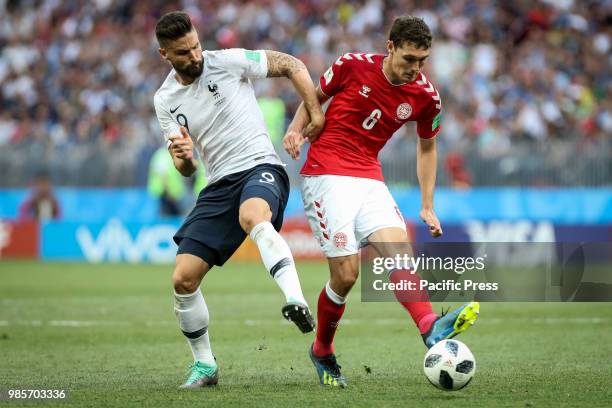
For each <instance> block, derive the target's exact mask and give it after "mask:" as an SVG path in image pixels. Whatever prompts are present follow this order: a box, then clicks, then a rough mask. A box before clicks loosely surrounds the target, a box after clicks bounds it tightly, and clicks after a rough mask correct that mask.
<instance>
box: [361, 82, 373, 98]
mask: <svg viewBox="0 0 612 408" xmlns="http://www.w3.org/2000/svg"><path fill="white" fill-rule="evenodd" d="M370 91H371V89H370V87H369V86H367V85H362V86H361V91H359V95H361V96H365V97H366V98H369V95H368V93H369V92H370Z"/></svg>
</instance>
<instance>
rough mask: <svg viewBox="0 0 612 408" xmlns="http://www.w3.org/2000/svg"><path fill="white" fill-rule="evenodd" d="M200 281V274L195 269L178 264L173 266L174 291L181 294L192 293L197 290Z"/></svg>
mask: <svg viewBox="0 0 612 408" xmlns="http://www.w3.org/2000/svg"><path fill="white" fill-rule="evenodd" d="M191 269H193V268H191ZM200 282H201V278H200V274H199V273H198V272H197V271H194V270H190V268H189V267H188V266H185V265H182V264H178V265H176V267H175V268H174V273H173V274H172V285H173V286H174V290H175V292H176V293H178V294H181V295H185V294H189V293H193V292H195V291H196V290H198V287H199V286H200Z"/></svg>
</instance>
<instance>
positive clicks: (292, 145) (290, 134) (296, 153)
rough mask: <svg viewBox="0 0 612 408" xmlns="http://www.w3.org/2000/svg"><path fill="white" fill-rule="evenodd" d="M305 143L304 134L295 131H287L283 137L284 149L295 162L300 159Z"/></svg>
mask: <svg viewBox="0 0 612 408" xmlns="http://www.w3.org/2000/svg"><path fill="white" fill-rule="evenodd" d="M304 142H306V139H305V138H304V135H303V134H302V132H298V131H297V130H293V129H287V133H285V137H283V147H284V148H285V151H286V152H287V153H289V156H291V158H292V159H293V160H299V159H300V149H301V148H302V145H303V144H304Z"/></svg>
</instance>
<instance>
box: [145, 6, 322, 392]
mask: <svg viewBox="0 0 612 408" xmlns="http://www.w3.org/2000/svg"><path fill="white" fill-rule="evenodd" d="M155 35H156V37H157V40H158V42H159V54H160V55H161V57H162V58H163V59H164V60H166V61H167V62H169V63H170V65H171V66H172V68H173V69H172V71H171V72H170V73H169V74H168V77H167V78H166V80H165V81H164V83H163V85H162V86H161V87H160V88H159V90H158V91H157V92H156V93H155V98H154V102H155V111H156V113H157V118H158V120H159V123H160V126H161V128H162V131H163V134H164V137H165V140H166V142H167V145H168V149H169V152H170V154H171V155H172V159H173V161H174V165H175V167H176V168H177V169H178V171H179V172H180V173H181V174H182V175H183V176H186V177H189V176H191V175H192V174H193V173H194V171H195V170H196V167H197V164H198V162H197V160H196V159H195V158H194V154H193V149H194V148H197V149H198V152H199V154H200V157H201V158H202V160H203V161H204V166H205V168H206V174H208V176H209V184H208V186H207V187H206V188H205V189H203V190H202V192H201V193H200V195H199V197H198V200H197V202H196V205H195V207H194V208H193V210H192V211H191V213H190V214H189V215H188V217H187V219H186V220H185V222H184V223H183V225H182V226H181V228H180V229H179V230H178V232H177V233H176V235H175V236H174V240H175V242H176V243H177V244H178V251H177V256H176V266H175V268H174V273H173V275H172V280H173V284H174V291H175V311H176V314H177V316H178V320H179V325H180V328H181V331H182V332H183V333H184V335H185V336H186V337H187V341H188V343H189V346H190V347H191V350H192V352H193V356H194V363H193V364H192V365H191V374H190V375H189V378H188V379H187V381H186V382H185V383H184V384H183V385H182V386H181V387H183V388H197V387H204V386H208V385H214V384H216V383H217V381H218V375H219V369H218V366H217V363H216V360H215V358H214V356H213V353H212V350H211V346H210V340H209V332H208V323H209V314H208V308H207V306H206V302H205V301H204V297H203V295H202V292H201V291H200V283H201V281H202V278H203V277H204V275H206V273H207V272H208V271H209V270H210V269H211V268H212V267H213V266H214V265H218V266H221V265H223V264H224V263H225V261H227V260H228V259H229V258H230V256H231V255H232V254H233V253H234V252H235V251H236V249H237V248H238V247H239V246H240V244H241V243H242V242H243V241H244V239H245V237H246V234H249V235H250V237H251V238H252V239H253V241H254V242H255V243H256V244H257V247H258V248H259V252H260V254H261V258H262V260H263V263H264V265H265V266H266V268H267V270H268V271H269V272H270V274H271V275H272V277H273V278H274V280H275V281H276V283H277V284H278V286H279V287H280V289H281V290H282V292H283V294H284V295H285V298H286V304H285V305H284V307H283V308H282V314H283V316H284V317H285V318H286V319H288V320H291V321H293V322H294V323H295V324H296V325H297V326H298V328H299V329H300V330H301V331H302V332H303V333H307V332H310V331H312V330H313V329H314V324H315V323H314V319H313V318H312V316H311V313H310V310H309V308H308V305H307V303H306V300H305V299H304V296H303V294H302V289H301V287H300V282H299V279H298V275H297V272H296V268H295V264H294V261H293V257H292V255H291V252H290V250H289V247H288V246H287V243H286V242H285V241H284V239H283V238H282V237H281V236H280V235H279V233H278V231H279V230H280V228H281V226H282V221H283V211H284V209H285V205H286V204H287V199H288V195H289V180H288V177H287V174H286V172H285V170H284V168H283V166H282V163H281V160H280V159H279V157H278V155H277V154H276V152H275V151H274V148H273V147H272V143H271V142H270V139H269V136H268V132H267V130H266V127H265V125H264V120H263V116H262V113H261V111H260V110H259V108H258V105H257V102H256V99H255V95H254V92H253V87H252V85H251V79H256V78H265V77H281V76H284V77H287V78H289V79H290V80H291V81H292V83H293V85H294V87H295V89H296V90H297V92H298V93H299V94H300V96H301V97H302V99H303V101H304V102H303V103H304V106H305V107H306V109H307V110H308V113H309V115H310V122H309V124H308V128H307V132H310V134H312V135H316V134H317V133H318V132H319V131H320V130H321V129H322V127H323V124H324V120H325V119H324V116H323V112H322V110H321V106H320V105H319V102H318V99H317V94H316V90H315V87H314V84H313V82H312V80H311V78H310V75H309V74H308V71H307V69H306V67H305V66H304V64H303V63H302V62H301V61H300V60H298V59H296V58H294V57H292V56H290V55H287V54H283V53H280V52H276V51H267V50H266V51H264V50H257V51H251V50H244V49H228V50H219V51H204V52H203V51H202V49H201V46H200V41H199V39H198V34H197V32H196V30H195V28H194V27H193V25H192V23H191V20H190V18H189V16H188V15H187V14H186V13H184V12H172V13H168V14H166V15H164V16H163V17H162V18H160V20H159V21H158V23H157V26H156V28H155Z"/></svg>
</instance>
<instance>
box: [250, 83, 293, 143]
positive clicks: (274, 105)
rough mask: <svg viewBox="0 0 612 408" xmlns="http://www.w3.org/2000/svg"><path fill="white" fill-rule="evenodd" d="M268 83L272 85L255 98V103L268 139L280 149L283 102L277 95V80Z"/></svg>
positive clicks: (283, 129)
mask: <svg viewBox="0 0 612 408" xmlns="http://www.w3.org/2000/svg"><path fill="white" fill-rule="evenodd" d="M268 83H270V84H272V85H270V86H269V87H268V90H267V91H266V93H265V94H264V95H262V96H260V97H259V98H257V103H258V104H259V108H260V109H261V112H262V114H263V117H264V121H265V122H266V128H268V133H269V134H270V140H271V141H272V144H273V145H274V147H275V148H276V149H277V150H279V149H282V146H283V144H282V140H283V136H284V135H285V115H286V109H285V102H284V101H283V100H282V99H281V98H279V97H278V93H277V89H278V85H277V84H278V81H276V82H272V81H270V82H268Z"/></svg>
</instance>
